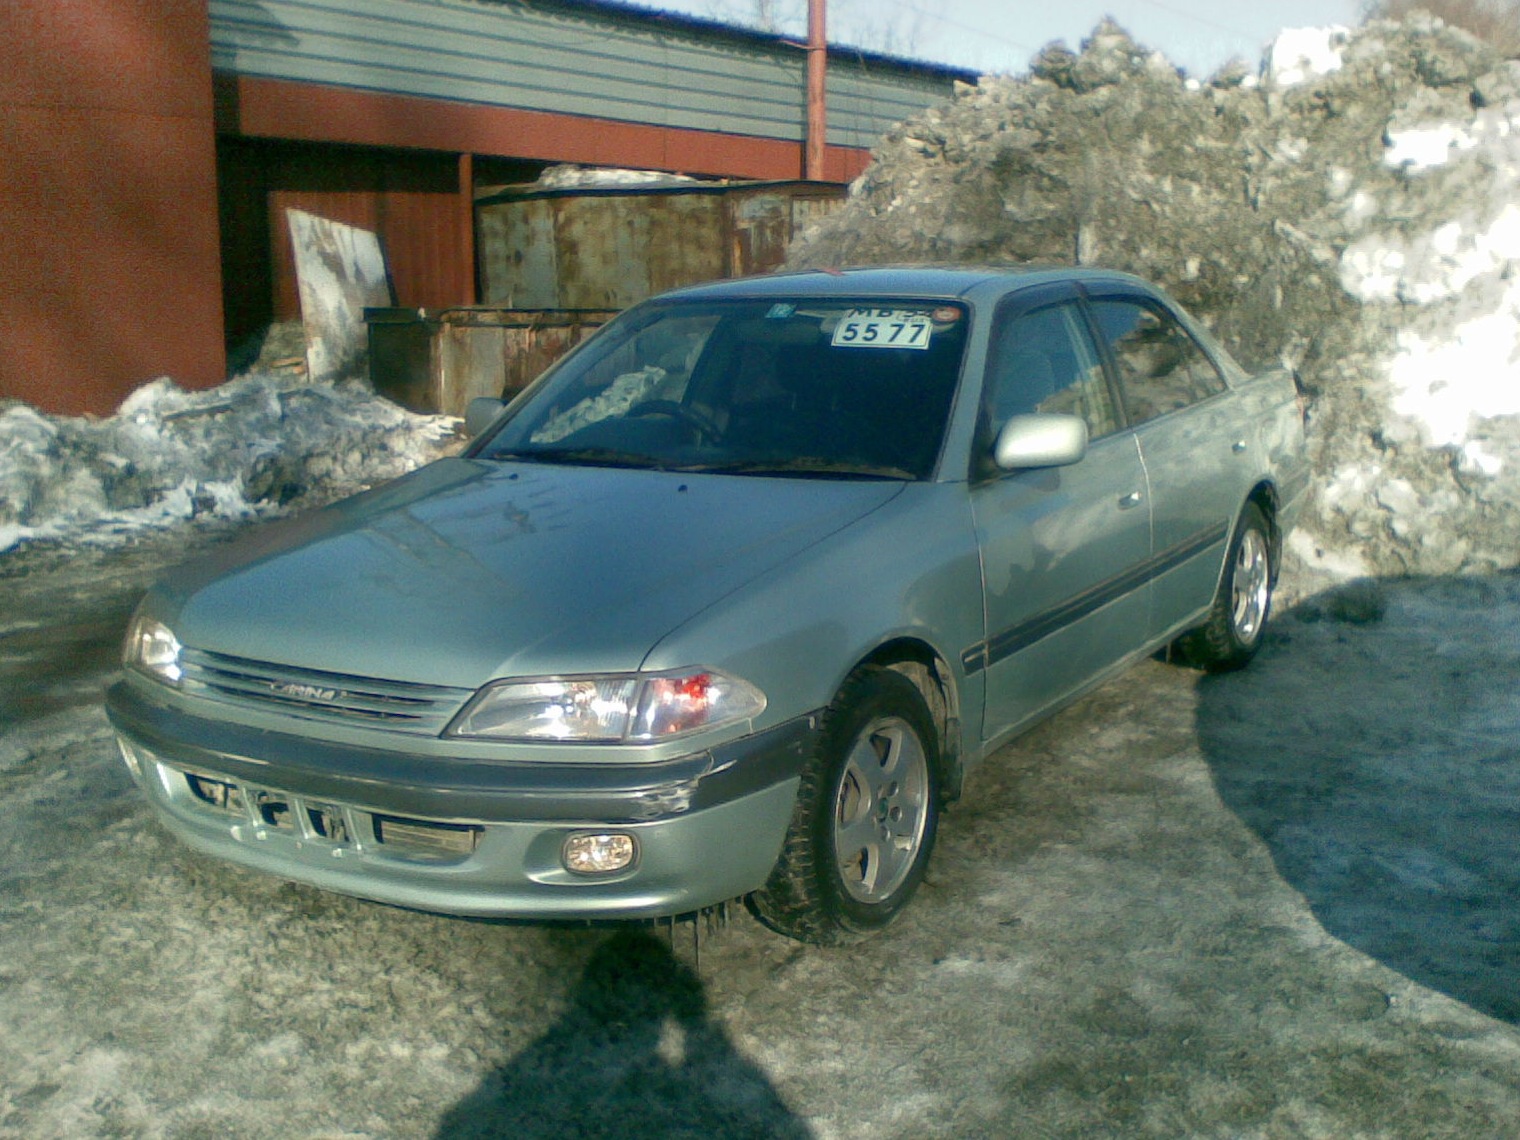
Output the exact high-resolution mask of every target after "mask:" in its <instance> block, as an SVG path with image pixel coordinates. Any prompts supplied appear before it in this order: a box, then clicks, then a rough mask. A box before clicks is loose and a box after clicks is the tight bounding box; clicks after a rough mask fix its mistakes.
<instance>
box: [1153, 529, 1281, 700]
mask: <svg viewBox="0 0 1520 1140" xmlns="http://www.w3.org/2000/svg"><path fill="white" fill-rule="evenodd" d="M1274 563H1275V556H1274V551H1273V549H1272V527H1271V525H1270V524H1269V523H1268V522H1267V516H1266V515H1265V514H1264V513H1263V512H1262V509H1261V508H1260V507H1259V506H1257V505H1256V504H1255V503H1247V504H1246V506H1245V510H1243V511H1242V512H1241V514H1240V521H1239V523H1237V524H1236V527H1235V534H1234V537H1233V538H1232V539H1231V540H1230V548H1229V554H1228V556H1227V557H1226V558H1225V564H1224V573H1223V574H1222V575H1220V579H1219V590H1218V592H1217V594H1216V595H1215V597H1214V604H1213V606H1212V607H1211V608H1210V610H1209V616H1208V619H1207V620H1206V621H1205V622H1204V623H1203V624H1202V625H1200V626H1198V627H1197V628H1196V629H1193V630H1190V631H1189V632H1188V633H1186V634H1184V635H1183V636H1182V638H1181V639H1180V640H1179V641H1178V646H1179V648H1180V649H1181V650H1182V655H1183V656H1184V657H1185V658H1186V659H1187V660H1188V661H1190V662H1191V663H1192V664H1194V665H1196V666H1198V667H1200V668H1202V669H1207V670H1208V671H1209V672H1211V673H1225V672H1229V671H1230V670H1232V669H1239V668H1242V667H1243V666H1244V665H1246V664H1247V663H1248V662H1249V661H1250V660H1251V658H1252V657H1255V656H1256V651H1257V650H1258V649H1259V648H1261V640H1262V634H1263V632H1264V630H1265V628H1266V624H1267V618H1268V616H1269V615H1270V613H1271V610H1272V587H1273V585H1274V583H1275V580H1276V576H1277V575H1276V567H1275V565H1274Z"/></svg>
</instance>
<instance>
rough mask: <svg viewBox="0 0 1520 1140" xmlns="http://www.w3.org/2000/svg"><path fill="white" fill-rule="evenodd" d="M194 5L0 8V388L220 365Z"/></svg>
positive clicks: (124, 384) (91, 3)
mask: <svg viewBox="0 0 1520 1140" xmlns="http://www.w3.org/2000/svg"><path fill="white" fill-rule="evenodd" d="M209 56H210V47H209V26H208V20H207V12H206V0H111V2H110V3H101V2H100V0H6V2H5V3H3V4H0V218H3V219H4V224H3V225H0V396H3V397H13V398H18V399H22V400H26V401H27V402H29V403H33V404H37V405H39V406H41V407H44V408H47V409H49V410H52V411H59V412H71V413H78V412H98V413H104V412H109V411H111V410H112V409H113V408H114V407H115V406H116V404H117V403H118V402H119V401H120V400H121V398H122V397H124V396H125V395H126V394H127V393H129V392H130V391H131V390H132V389H133V388H134V387H135V386H136V385H138V384H141V383H142V382H143V381H145V380H149V379H152V378H154V377H156V376H160V375H165V374H167V375H172V376H174V377H175V378H176V379H177V380H179V381H181V382H183V383H187V384H191V385H206V384H212V383H216V382H218V381H220V380H221V379H222V377H223V373H224V356H223V342H222V314H221V276H220V268H219V250H218V241H217V215H216V165H215V156H214V150H215V137H214V131H213V104H212V91H211V69H210V58H209Z"/></svg>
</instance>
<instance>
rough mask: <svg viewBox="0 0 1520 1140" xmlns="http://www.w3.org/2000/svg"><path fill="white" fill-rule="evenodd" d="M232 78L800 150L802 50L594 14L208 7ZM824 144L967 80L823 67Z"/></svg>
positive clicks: (392, 2) (702, 25) (886, 62)
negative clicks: (716, 135)
mask: <svg viewBox="0 0 1520 1140" xmlns="http://www.w3.org/2000/svg"><path fill="white" fill-rule="evenodd" d="M210 11H211V48H212V64H213V66H214V67H215V68H216V69H218V70H220V71H225V72H230V73H233V74H238V75H248V76H259V77H264V78H272V79H285V80H296V81H303V82H310V83H323V84H334V85H338V86H346V87H354V88H359V89H363V90H370V91H382V92H389V93H395V94H402V95H415V96H420V97H425V98H433V99H447V100H456V101H463V102H471V103H482V104H487V105H495V106H502V107H514V108H521V109H525V110H535V111H548V112H554V113H559V114H569V115H580V116H587V117H594V118H602V119H612V120H615V121H621V122H634V123H649V124H653V125H656V126H662V127H674V128H681V129H689V130H706V131H722V132H727V133H731V134H741V135H755V136H759V137H765V138H775V139H785V140H800V139H801V138H802V137H803V128H804V124H805V122H806V106H805V98H804V90H805V60H804V52H802V51H801V50H798V48H797V46H795V45H791V44H788V43H787V42H786V41H784V40H782V39H781V38H779V37H774V36H768V35H763V34H760V33H753V32H747V31H745V30H743V29H738V28H728V27H725V26H722V25H716V24H710V23H708V22H706V21H698V20H691V19H688V18H683V17H675V16H670V15H667V14H658V15H656V14H651V13H645V12H641V11H639V10H638V9H634V8H630V7H626V6H623V5H617V4H611V3H606V2H598V3H581V4H569V3H536V4H533V5H532V6H528V5H525V4H520V3H501V2H497V3H478V2H472V0H363V2H362V3H356V2H355V0H211V2H210ZM829 71H830V74H829V90H828V98H829V142H830V143H831V144H833V145H836V146H854V147H865V146H870V145H871V144H872V143H873V142H874V141H875V140H876V139H877V138H878V137H879V136H880V135H881V134H882V133H883V132H884V131H885V130H886V129H887V128H888V127H890V126H891V125H892V124H894V123H896V122H899V121H900V120H902V119H903V118H905V117H907V116H908V115H910V114H913V113H915V112H916V111H919V110H921V109H922V108H924V107H926V106H929V105H930V104H932V103H934V102H937V101H939V100H940V99H943V98H945V97H947V96H948V95H949V93H950V89H951V84H952V82H953V80H955V79H957V78H969V75H968V73H964V72H957V71H954V70H953V69H947V68H939V67H934V66H928V65H917V64H913V63H911V62H909V61H903V60H897V59H893V58H891V57H886V56H875V55H870V54H868V53H860V52H849V53H837V52H831V53H830V68H829Z"/></svg>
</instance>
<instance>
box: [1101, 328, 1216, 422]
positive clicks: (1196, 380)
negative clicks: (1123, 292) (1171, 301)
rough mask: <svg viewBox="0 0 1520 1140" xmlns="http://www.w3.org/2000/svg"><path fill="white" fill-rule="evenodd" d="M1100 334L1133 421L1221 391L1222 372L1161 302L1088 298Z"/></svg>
mask: <svg viewBox="0 0 1520 1140" xmlns="http://www.w3.org/2000/svg"><path fill="white" fill-rule="evenodd" d="M1092 311H1093V316H1094V318H1095V319H1096V321H1097V324H1098V331H1099V334H1100V335H1101V336H1102V337H1103V339H1104V341H1105V342H1106V343H1107V344H1108V347H1109V350H1110V351H1111V352H1112V353H1113V355H1114V360H1115V362H1116V363H1117V364H1118V366H1119V386H1120V388H1121V389H1122V391H1123V393H1124V406H1125V409H1126V411H1128V413H1129V418H1130V422H1131V423H1143V422H1144V421H1146V420H1153V419H1155V418H1156V417H1157V416H1164V415H1166V414H1167V413H1168V412H1175V411H1177V410H1178V409H1180V408H1186V407H1188V406H1189V405H1191V404H1196V403H1197V402H1198V401H1200V400H1206V399H1208V398H1209V397H1210V396H1214V395H1217V394H1219V393H1220V392H1223V391H1224V390H1225V381H1224V377H1223V376H1221V375H1220V374H1219V369H1217V368H1215V367H1214V362H1213V361H1211V360H1210V359H1209V358H1208V356H1206V355H1205V354H1204V351H1203V349H1201V348H1199V347H1198V343H1197V342H1196V341H1195V340H1193V338H1192V337H1191V336H1190V335H1188V332H1187V330H1186V329H1184V328H1183V327H1182V326H1181V325H1180V324H1178V323H1177V321H1176V319H1175V318H1174V317H1173V316H1172V315H1171V314H1170V313H1168V312H1166V310H1164V309H1162V308H1161V307H1160V306H1157V305H1151V304H1147V303H1145V302H1142V301H1138V300H1134V301H1131V300H1117V299H1110V300H1103V301H1093V302H1092Z"/></svg>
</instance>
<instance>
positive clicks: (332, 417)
mask: <svg viewBox="0 0 1520 1140" xmlns="http://www.w3.org/2000/svg"><path fill="white" fill-rule="evenodd" d="M454 423H455V421H454V420H452V419H449V418H447V417H442V416H419V415H414V414H412V413H410V412H407V411H404V410H402V409H401V408H399V407H397V406H396V405H394V404H392V403H390V402H389V401H388V400H384V399H381V398H380V397H378V396H376V395H374V394H373V393H372V392H370V391H368V390H367V389H365V388H364V387H362V386H360V385H339V386H332V385H322V384H315V385H308V384H305V383H304V382H302V381H301V380H300V379H299V378H297V377H293V376H289V375H284V376H282V375H279V374H276V373H271V372H255V373H250V374H248V375H245V376H242V377H239V378H238V379H235V380H232V381H230V382H228V383H227V384H224V385H223V386H221V387H220V388H214V389H211V390H209V391H203V392H187V391H185V390H183V389H181V388H179V387H178V386H176V385H175V384H174V383H173V382H172V381H170V380H167V379H161V380H156V381H154V382H153V383H151V384H147V385H145V386H143V387H142V388H139V389H138V390H137V391H136V392H134V393H133V394H132V395H131V396H129V397H128V398H127V399H126V400H125V401H124V402H123V403H122V405H121V407H120V408H119V409H118V410H117V413H116V414H115V415H114V416H112V417H110V418H109V419H105V420H98V419H94V418H90V417H81V418H72V417H54V416H46V415H43V414H41V413H39V412H37V411H36V410H35V409H33V408H31V407H29V406H27V405H25V404H20V403H13V404H11V405H9V406H0V552H3V551H6V550H9V549H11V548H12V547H14V546H16V545H18V544H19V543H22V542H27V541H33V540H38V539H79V540H82V541H85V542H89V543H111V542H118V541H121V540H122V539H124V538H125V537H128V536H130V535H131V534H133V533H134V532H137V531H140V530H142V529H144V528H154V527H162V526H171V525H176V524H180V523H183V522H185V521H187V520H190V519H200V518H222V519H242V518H253V517H256V516H262V515H268V514H273V513H276V512H278V511H279V510H281V509H282V508H285V507H290V506H306V505H313V504H315V503H318V502H323V501H327V500H330V499H334V498H337V497H339V496H342V495H345V494H350V493H353V492H355V491H359V490H362V489H364V488H365V487H367V486H369V485H371V484H374V483H378V482H381V481H383V480H386V479H390V478H394V477H395V476H397V475H401V474H403V473H405V472H407V471H410V470H412V469H413V468H415V467H417V466H419V465H421V464H423V463H426V462H428V461H429V460H431V459H434V458H437V457H438V456H439V455H441V454H443V453H444V452H445V451H446V450H448V448H449V446H450V444H451V442H452V441H453V425H454Z"/></svg>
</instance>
